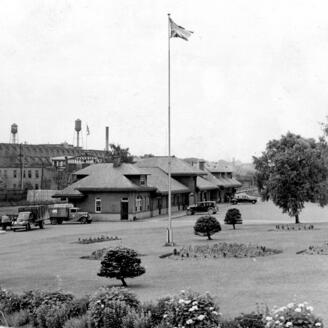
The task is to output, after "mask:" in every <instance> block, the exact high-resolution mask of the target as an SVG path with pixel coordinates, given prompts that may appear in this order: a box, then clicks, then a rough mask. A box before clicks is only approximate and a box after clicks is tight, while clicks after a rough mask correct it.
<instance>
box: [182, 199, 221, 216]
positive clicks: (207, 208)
mask: <svg viewBox="0 0 328 328" xmlns="http://www.w3.org/2000/svg"><path fill="white" fill-rule="evenodd" d="M196 212H207V213H208V214H215V213H216V212H218V208H217V206H216V202H213V201H204V202H199V203H197V204H195V205H190V206H188V207H187V215H193V214H195V213H196Z"/></svg>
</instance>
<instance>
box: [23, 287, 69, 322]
mask: <svg viewBox="0 0 328 328" xmlns="http://www.w3.org/2000/svg"><path fill="white" fill-rule="evenodd" d="M73 299H74V297H73V295H71V294H65V293H61V292H59V291H56V292H45V291H40V290H30V291H26V292H24V294H23V295H22V296H21V308H22V309H24V310H27V311H28V313H29V316H30V322H32V323H33V324H34V325H35V326H36V325H38V320H41V321H42V322H43V318H44V315H47V314H45V312H46V311H47V309H50V308H51V307H52V306H57V305H62V304H66V305H70V304H71V303H72V302H73ZM41 306H43V308H42V309H41V310H40V311H38V310H39V308H40V307H41ZM69 309H71V307H68V308H67V310H69ZM49 311H50V310H49ZM43 324H44V325H46V324H47V323H46V322H45V321H44V323H43Z"/></svg>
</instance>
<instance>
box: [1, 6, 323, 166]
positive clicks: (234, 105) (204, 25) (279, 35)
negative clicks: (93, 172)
mask: <svg viewBox="0 0 328 328" xmlns="http://www.w3.org/2000/svg"><path fill="white" fill-rule="evenodd" d="M327 9H328V3H327V1H325V0H322V1H320V0H316V1H309V0H306V1H305V0H294V1H293V0H288V1H286V0H272V1H266V0H252V1H245V0H233V1H230V0H225V1H218V0H213V1H206V0H205V1H204V0H202V1H191V0H189V1H177V0H174V1H154V0H138V1H135V0H131V1H127V0H120V1H108V0H104V1H95V0H78V1H77V0H74V1H73V0H47V1H45V0H33V1H32V0H31V1H25V0H21V1H17V0H8V1H7V0H3V1H1V10H0V113H1V119H0V141H1V142H9V139H10V125H11V124H12V123H13V122H15V123H17V124H18V126H19V141H20V142H24V141H27V142H28V143H60V142H63V141H67V142H69V143H72V142H73V138H74V120H75V119H76V118H80V119H81V120H82V122H83V129H84V131H83V134H84V137H83V144H84V146H85V145H86V137H85V126H86V124H88V126H89V129H90V136H89V137H88V140H87V146H88V148H95V149H104V147H105V126H106V125H108V126H109V127H110V142H113V143H120V144H121V145H122V146H124V147H129V148H130V151H131V153H133V154H135V155H142V154H144V153H153V154H156V155H165V154H167V57H168V56H167V52H168V51H167V44H168V26H167V23H168V22H167V13H168V12H170V13H171V15H172V18H173V20H174V21H175V22H176V23H177V24H179V25H182V26H184V27H185V28H187V29H190V30H192V31H194V34H193V35H192V37H191V38H190V40H189V41H188V42H186V41H184V40H182V39H171V68H172V70H171V76H172V80H171V86H172V93H171V95H172V100H171V101H172V153H173V154H175V155H177V156H179V157H190V156H196V157H203V158H205V159H208V160H217V159H227V160H231V159H232V158H236V159H240V160H242V161H251V158H252V156H253V155H259V154H260V152H261V151H263V150H264V148H265V145H266V143H267V142H268V141H269V140H270V139H273V138H279V137H280V136H281V135H282V134H285V133H286V132H287V131H291V132H295V133H299V134H301V135H302V136H304V137H315V138H317V137H318V136H319V135H320V134H321V130H320V126H319V122H320V121H321V122H322V121H324V120H325V117H326V115H327V114H328V111H327V107H328V18H327V17H328V16H327V12H328V10H327Z"/></svg>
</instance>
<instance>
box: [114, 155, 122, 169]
mask: <svg viewBox="0 0 328 328" xmlns="http://www.w3.org/2000/svg"><path fill="white" fill-rule="evenodd" d="M120 165H121V157H120V156H119V155H114V157H113V167H119V166H120Z"/></svg>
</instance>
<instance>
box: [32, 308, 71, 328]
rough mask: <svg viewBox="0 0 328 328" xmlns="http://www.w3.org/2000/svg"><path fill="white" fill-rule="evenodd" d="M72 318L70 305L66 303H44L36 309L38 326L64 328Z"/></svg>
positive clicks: (42, 327)
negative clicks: (66, 322)
mask: <svg viewBox="0 0 328 328" xmlns="http://www.w3.org/2000/svg"><path fill="white" fill-rule="evenodd" d="M69 318H70V307H69V306H68V305H67V304H65V303H62V304H60V303H58V304H42V305H41V306H40V307H38V309H37V310H36V322H37V326H38V328H62V327H63V325H64V323H65V321H67V320H68V319H69Z"/></svg>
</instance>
